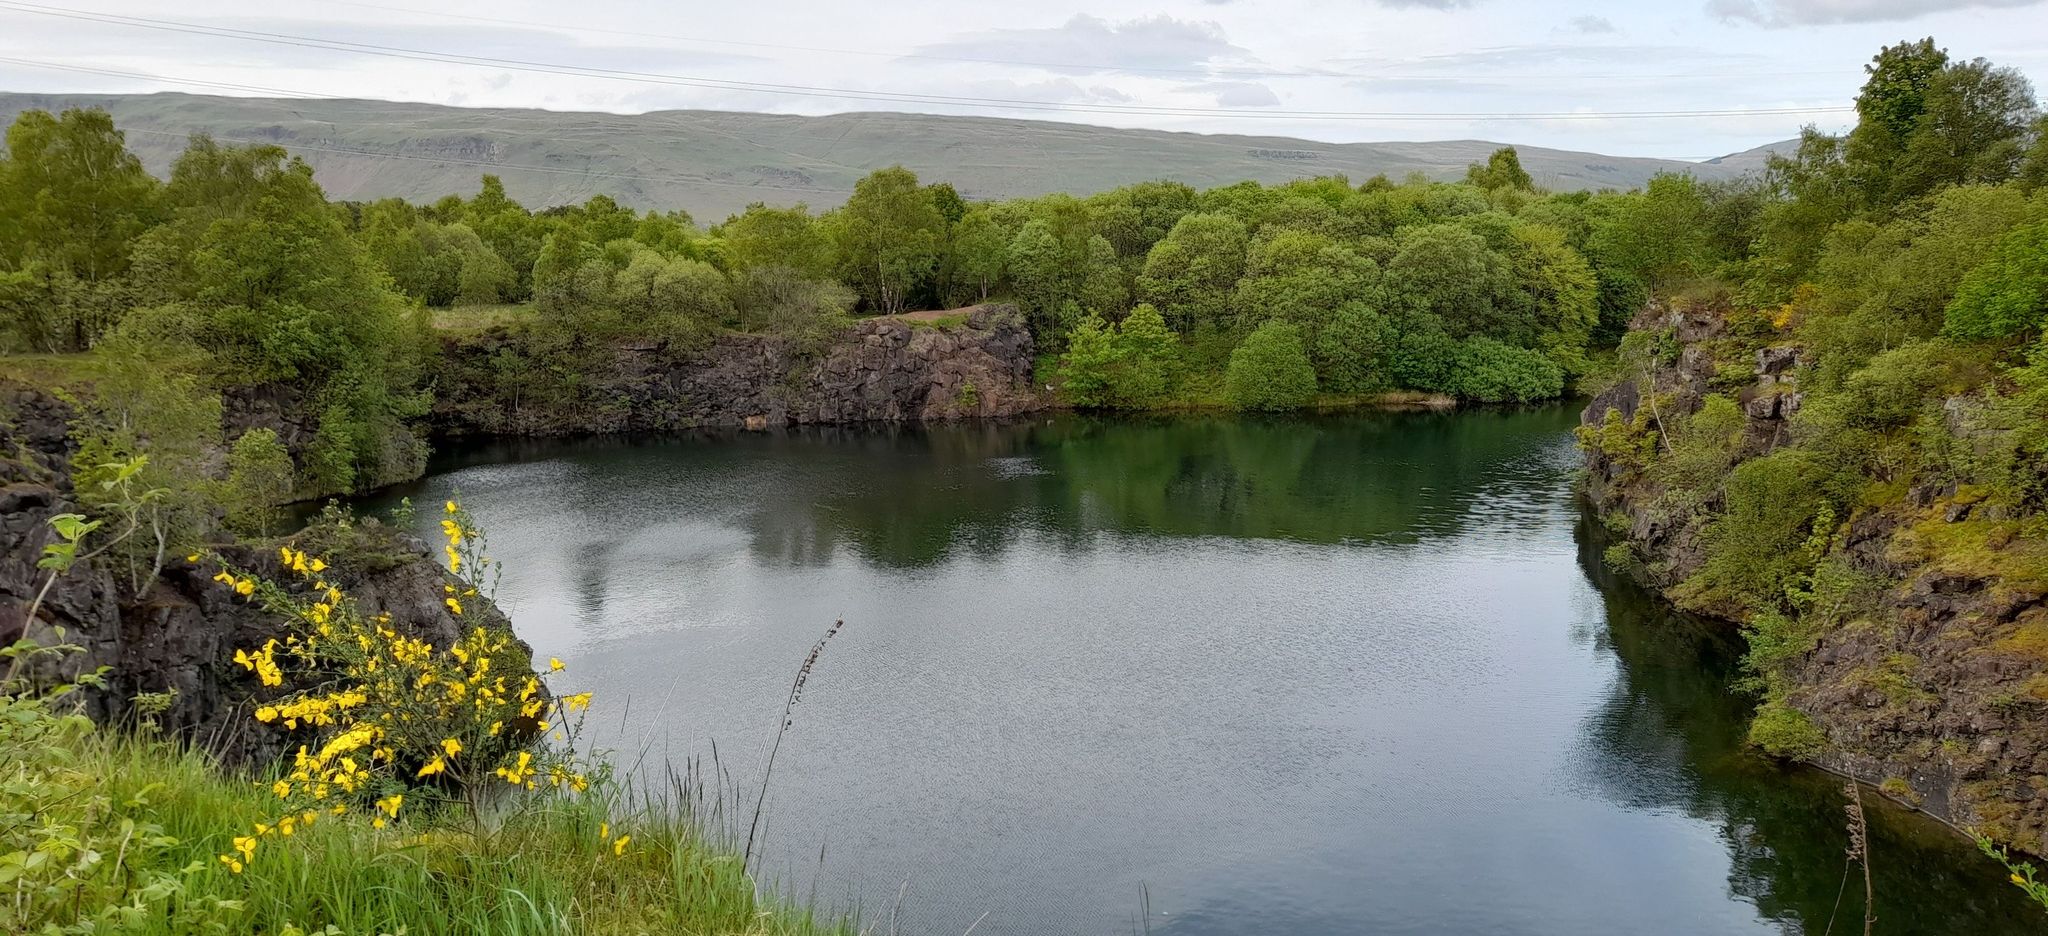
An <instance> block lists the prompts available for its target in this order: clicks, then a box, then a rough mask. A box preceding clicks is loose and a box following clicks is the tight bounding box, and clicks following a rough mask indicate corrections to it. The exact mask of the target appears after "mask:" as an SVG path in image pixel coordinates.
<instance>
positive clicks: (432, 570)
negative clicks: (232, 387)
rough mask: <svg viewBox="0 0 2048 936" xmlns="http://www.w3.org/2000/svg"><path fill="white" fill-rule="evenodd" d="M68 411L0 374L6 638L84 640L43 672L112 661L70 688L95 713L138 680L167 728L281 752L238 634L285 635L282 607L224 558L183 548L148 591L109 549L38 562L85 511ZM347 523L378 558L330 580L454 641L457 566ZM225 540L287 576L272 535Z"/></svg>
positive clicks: (129, 700) (406, 628) (214, 742)
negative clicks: (253, 590)
mask: <svg viewBox="0 0 2048 936" xmlns="http://www.w3.org/2000/svg"><path fill="white" fill-rule="evenodd" d="M70 418H71V411H70V408H69V407H67V406H65V405H64V404H63V403H61V402H59V401H58V400H56V399H55V398H53V397H51V396H49V395H47V394H44V393H41V392H39V391H36V390H32V389H29V388H27V387H22V386H19V385H0V643H12V642H13V641H15V640H17V639H19V638H21V637H24V636H26V637H28V638H29V639H32V640H34V641H36V642H37V643H39V644H41V645H43V646H56V645H58V644H62V643H68V644H74V645H77V646H79V647H81V648H82V652H79V653H75V654H71V655H68V656H66V657H64V658H62V659H61V661H45V663H44V664H43V665H42V666H41V668H40V669H39V670H38V672H37V676H38V678H42V679H48V680H54V679H68V678H70V677H73V676H75V675H77V674H79V673H88V672H92V671H94V670H96V669H98V668H99V667H102V666H104V667H108V673H107V677H106V678H107V681H108V682H107V686H106V688H104V689H88V690H86V691H82V692H80V693H77V694H76V695H75V696H73V698H75V699H77V700H78V702H79V704H80V705H81V706H82V707H83V710H84V711H85V713H86V714H88V715H91V716H92V717H93V718H95V719H96V720H99V721H103V722H118V721H122V720H125V719H128V718H130V717H132V715H133V712H134V699H135V697H136V696H137V695H138V694H141V693H159V692H171V691H174V692H175V693H176V696H175V699H174V700H173V701H172V703H171V705H170V707H169V708H168V709H167V710H165V711H164V712H162V713H161V714H158V715H156V716H155V718H156V720H157V722H158V724H159V725H160V726H162V727H163V728H164V729H165V730H167V731H171V732H174V733H176V734H178V735H180V736H182V737H186V738H189V739H191V740H193V741H196V742H198V743H200V744H202V745H204V746H206V747H208V748H210V749H212V750H214V751H215V752H217V753H219V754H221V755H222V756H223V757H224V758H225V759H227V760H229V761H232V762H252V761H256V760H261V759H266V758H271V757H275V756H276V755H277V754H279V753H281V752H282V751H283V750H284V749H285V746H286V744H287V743H288V742H290V741H291V738H290V736H289V735H288V734H287V733H286V732H285V731H284V730H283V729H281V728H275V727H269V726H263V725H261V724H259V723H257V722H256V721H255V720H254V719H253V718H250V717H248V708H249V706H248V703H249V702H250V701H251V700H252V699H257V698H267V697H271V696H274V695H276V694H277V692H278V690H275V689H273V690H264V689H263V688H262V687H261V686H260V685H259V684H258V681H257V680H256V678H255V676H253V675H252V674H250V673H249V672H248V671H246V670H244V669H242V668H241V667H240V666H238V665H236V664H235V663H234V662H233V657H234V651H235V650H236V649H237V648H249V649H253V648H255V647H258V646H261V645H262V644H263V643H264V641H266V640H269V639H270V638H272V637H277V636H280V630H279V628H280V627H281V626H282V621H281V620H280V619H279V618H278V617H277V616H275V615H272V614H269V613H267V612H264V611H263V610H261V609H259V608H257V607H255V606H252V605H251V604H249V603H248V602H247V601H246V600H245V599H242V598H240V597H238V596H236V595H235V594H234V593H233V592H232V591H231V590H230V589H229V588H228V587H227V586H225V585H222V584H220V583H218V582H215V581H213V579H212V575H213V574H214V572H215V571H217V569H216V568H215V567H213V566H210V565H209V566H201V565H198V564H195V563H189V562H186V561H184V558H183V557H182V556H180V557H175V558H174V559H173V560H172V561H171V562H170V563H169V565H168V566H167V567H166V568H165V569H164V570H163V572H162V574H161V575H159V576H158V577H156V578H155V579H152V580H149V581H146V582H145V583H144V584H143V587H142V589H141V590H140V592H137V591H135V590H134V588H133V587H132V585H131V584H130V580H129V576H128V574H127V571H126V569H125V567H117V566H116V563H115V562H114V561H113V560H112V558H111V556H110V555H109V556H101V557H97V558H93V559H89V560H87V561H82V562H80V563H78V564H77V565H75V566H73V568H72V569H71V570H70V572H68V573H67V574H65V575H63V576H60V577H56V578H54V579H53V578H52V577H51V576H50V573H49V572H48V571H47V570H44V569H39V568H37V567H36V560H37V559H38V558H39V557H40V556H41V553H42V548H43V546H45V545H47V544H49V543H50V542H52V541H54V539H55V533H54V532H53V531H52V530H51V529H50V525H49V520H50V518H51V517H53V516H55V515H57V514H60V513H73V512H79V509H78V506H77V504H76V502H75V501H74V500H73V498H72V489H71V455H72V448H71V440H70V437H69V435H68V432H69V425H68V423H69V420H70ZM323 536H325V537H327V539H328V540H330V541H331V540H333V539H334V537H333V535H332V534H331V533H323V531H322V530H321V529H320V528H318V527H316V528H314V529H313V530H310V531H308V532H307V533H304V534H301V537H300V539H301V540H312V541H314V542H311V543H307V544H306V548H309V549H312V548H316V547H320V546H326V545H330V544H329V543H322V542H318V541H319V540H320V539H321V538H322V537H323ZM349 537H350V543H351V545H350V548H349V551H350V552H351V553H360V554H365V555H374V556H376V557H377V559H376V561H374V562H360V563H358V562H350V563H339V562H338V563H337V564H336V566H335V568H334V569H333V575H332V580H333V582H334V583H335V584H336V585H337V586H338V587H340V588H342V589H343V590H344V591H346V592H347V593H348V594H349V595H350V596H351V597H353V598H354V599H355V601H356V604H357V606H358V607H359V608H360V609H362V611H363V612H364V613H366V614H372V615H374V614H377V613H380V612H389V613H390V614H391V615H392V620H393V626H394V628H395V629H398V630H400V631H402V632H405V633H408V634H410V635H412V636H416V637H420V638H422V639H425V640H428V641H430V642H432V643H433V644H434V645H436V646H448V645H450V644H451V643H453V641H454V639H455V637H456V635H457V633H458V629H459V628H460V627H461V626H462V625H461V623H460V622H458V621H457V620H456V619H455V617H454V616H453V615H452V614H451V613H450V612H449V611H448V609H447V608H446V606H445V605H443V604H442V597H443V595H444V593H443V591H442V585H443V584H452V582H453V580H452V579H450V578H449V577H448V576H446V574H445V573H444V572H443V571H442V569H441V567H440V565H439V564H438V563H437V562H436V561H435V559H433V558H432V557H431V556H430V555H429V553H428V550H427V546H426V544H425V543H422V542H420V541H419V540H418V539H416V538H413V537H410V536H405V535H403V534H401V533H399V532H398V531H395V530H392V529H390V528H387V527H381V526H376V525H371V524H359V525H356V526H354V527H352V528H351V529H350V531H349ZM87 548H88V550H90V549H91V548H92V541H91V540H88V541H87ZM218 551H219V553H220V555H221V557H222V558H223V559H225V560H226V561H228V562H229V563H232V564H233V565H235V566H236V567H238V568H241V569H245V570H247V571H249V572H252V573H254V574H257V575H261V576H264V577H266V578H271V579H274V580H280V581H281V580H283V579H284V578H285V576H284V574H283V570H282V569H280V568H279V563H278V555H277V550H276V548H275V546H254V545H227V546H222V547H220V548H219V550H218ZM323 551H325V550H324V549H323ZM46 583H47V584H48V589H47V591H44V586H45V584H46ZM38 592H43V595H44V597H43V601H42V603H41V605H40V606H38V608H37V611H36V615H35V619H34V620H32V621H31V620H27V618H26V613H27V611H28V608H29V606H30V605H31V604H33V603H34V600H35V596H36V594H37V593H38ZM486 613H487V614H488V615H489V616H488V617H487V618H485V621H487V622H489V623H496V624H505V623H506V622H505V621H504V619H503V618H502V617H501V616H498V615H497V613H496V611H495V610H489V609H487V610H486ZM60 632H61V633H60ZM287 688H289V687H287Z"/></svg>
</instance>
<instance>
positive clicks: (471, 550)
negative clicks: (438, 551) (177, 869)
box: [195, 501, 625, 873]
mask: <svg viewBox="0 0 2048 936" xmlns="http://www.w3.org/2000/svg"><path fill="white" fill-rule="evenodd" d="M445 506H446V508H447V510H446V517H445V518H444V519H443V520H442V521H441V528H442V532H443V533H444V534H445V536H446V537H447V545H446V549H445V550H444V552H445V553H446V554H447V557H448V560H449V562H448V565H447V569H448V576H447V581H446V582H444V602H445V604H446V606H447V607H448V609H449V610H450V611H452V612H454V613H455V614H456V615H458V616H462V615H463V614H464V611H465V610H466V609H465V606H464V601H466V600H467V599H470V598H473V597H482V596H483V595H484V592H483V590H482V586H483V585H484V584H485V583H486V582H487V581H489V579H488V578H487V577H486V576H487V574H488V573H489V572H490V571H491V563H490V561H489V560H488V559H487V558H483V556H484V553H483V545H484V534H483V532H482V531H481V530H478V529H474V528H472V527H470V526H469V519H468V516H467V515H466V514H464V513H463V512H462V510H461V507H460V505H459V504H457V503H455V502H454V501H450V502H448V504H447V505H445ZM277 557H278V561H279V564H280V568H282V569H283V570H284V572H283V580H282V581H269V580H264V579H259V578H256V577H252V576H250V575H248V574H246V573H244V572H242V571H240V570H237V569H233V568H229V567H223V568H221V569H219V570H218V572H217V573H216V574H215V575H214V576H213V578H214V581H216V582H218V583H220V584H222V585H224V586H226V587H228V588H229V589H231V590H232V591H234V592H235V593H236V594H239V595H242V596H245V597H250V598H252V599H254V600H256V601H258V602H260V603H261V605H262V607H264V608H265V609H266V610H268V611H272V612H275V613H277V614H278V615H280V616H281V617H282V618H283V623H284V625H285V627H284V630H283V631H282V632H281V633H280V634H279V636H278V637H277V638H276V639H272V640H268V641H266V642H265V643H264V645H263V646H261V647H257V648H253V649H252V648H240V649H237V650H236V651H235V654H234V660H235V663H236V664H237V665H239V666H241V667H242V668H244V669H246V670H248V671H250V672H252V673H254V674H255V675H256V676H257V678H258V679H259V680H260V681H261V682H262V684H263V685H264V686H266V687H274V688H277V689H279V690H280V694H279V695H277V696H276V697H275V698H269V699H265V700H263V701H262V702H261V703H260V704H258V705H256V706H254V708H253V711H252V715H253V717H254V718H255V719H256V721H258V722H260V723H263V724H268V725H277V726H279V727H280V728H283V729H286V730H292V731H307V732H310V733H311V734H310V736H309V738H308V740H307V743H305V744H303V745H301V746H299V748H298V750H297V752H296V753H295V754H294V755H293V756H292V757H291V762H290V765H289V768H288V769H287V770H286V771H285V772H284V774H283V775H282V776H281V777H279V778H278V779H277V780H276V781H275V782H273V783H272V784H270V792H271V793H272V794H274V796H275V798H276V799H275V801H276V802H277V803H278V812H277V814H276V818H274V819H272V820H271V821H268V822H258V823H255V824H254V826H253V833H252V834H249V835H243V836H237V837H235V839H234V849H233V850H232V851H230V852H228V853H226V854H223V855H221V856H220V860H221V863H222V865H223V866H225V867H227V868H229V870H230V871H232V872H234V873H241V871H242V870H244V869H246V868H247V866H248V865H249V864H250V863H251V862H252V861H253V860H254V856H255V853H256V852H257V850H258V847H257V846H258V843H259V842H260V841H261V840H262V839H263V838H266V837H272V836H275V837H279V838H282V837H289V836H295V835H296V833H297V832H298V831H299V830H300V829H302V828H304V827H307V826H310V825H312V824H313V823H314V822H315V821H317V820H318V819H319V818H320V817H322V816H330V817H342V816H351V815H361V816H363V817H364V821H366V822H367V823H368V824H369V825H370V826H371V827H373V828H380V829H381V828H384V827H386V826H387V825H388V823H390V822H392V821H395V820H396V819H397V818H398V816H399V814H400V810H401V808H402V807H403V805H404V803H405V799H406V795H407V793H408V792H409V791H410V790H412V789H414V788H415V784H419V783H420V782H421V781H425V780H427V779H428V778H432V777H437V776H439V777H443V778H444V779H443V780H440V781H434V782H435V783H446V782H449V781H453V782H454V783H456V784H457V785H462V784H467V783H474V782H477V781H478V780H479V779H481V778H483V777H484V776H485V772H486V771H488V772H490V774H493V775H495V776H496V777H497V778H499V779H502V780H503V781H505V782H507V783H509V784H511V785H513V786H516V787H521V788H524V789H526V790H537V789H540V788H541V787H542V786H543V785H545V786H546V788H548V789H555V790H561V791H565V792H570V793H580V792H583V791H585V790H587V789H588V788H589V786H590V781H589V779H588V778H587V777H586V776H585V775H584V774H583V773H582V772H580V771H578V770H577V769H576V767H575V765H574V763H573V762H571V761H569V760H568V759H567V755H566V754H564V753H563V752H561V751H557V750H554V749H532V750H521V749H519V748H518V747H517V746H512V745H507V744H505V743H504V741H502V740H497V741H492V742H491V743H490V744H488V745H486V744H484V743H482V742H481V741H479V740H477V739H483V738H492V739H503V738H506V737H507V732H506V730H505V729H506V727H507V726H510V725H524V724H527V723H528V722H531V723H532V724H535V725H539V726H541V727H540V732H541V733H543V734H545V733H546V732H547V730H548V726H549V725H551V724H553V723H554V722H555V721H556V720H557V719H558V718H559V716H560V713H566V712H574V711H581V710H583V709H585V708H587V707H588V706H589V705H590V699H591V695H590V693H587V692H586V693H577V694H575V695H570V696H565V697H561V698H559V699H553V700H551V699H550V698H549V696H548V694H547V693H546V692H545V690H544V687H543V686H542V685H541V682H540V678H539V676H538V674H534V673H532V672H531V670H530V669H529V668H530V667H531V666H532V665H533V664H532V661H531V660H530V659H529V658H528V657H526V656H525V655H524V654H523V652H522V651H520V650H519V648H518V646H517V644H516V643H515V642H514V641H513V640H512V638H511V636H510V635H509V634H507V633H506V632H505V631H503V630H502V629H492V628H489V627H485V626H480V625H471V626H470V627H469V629H468V632H467V633H463V634H461V635H460V636H458V637H457V638H456V639H455V640H454V641H453V642H452V644H450V645H448V646H436V645H434V644H433V643H431V642H429V641H427V640H424V639H421V638H419V637H415V636H412V635H411V634H409V633H406V632H405V630H404V625H403V624H402V623H401V622H399V621H398V620H395V619H394V618H393V617H392V616H391V615H390V614H388V613H378V614H367V613H364V612H362V611H360V610H359V609H358V608H357V607H356V605H355V603H354V602H353V600H352V599H350V597H349V596H348V595H347V594H345V593H344V592H343V591H342V590H341V588H340V587H338V586H337V585H336V584H334V583H332V582H330V581H328V580H327V579H326V577H325V576H323V575H322V574H321V573H323V572H326V571H327V570H328V569H329V566H328V564H327V562H326V561H325V560H324V559H322V558H320V557H318V556H314V555H312V554H310V553H308V552H307V551H305V550H303V549H300V548H297V547H296V546H289V545H288V546H283V547H280V548H279V550H278V553H277ZM202 558H203V557H202ZM214 558H215V559H216V560H217V559H218V557H214ZM195 561H198V560H197V559H195ZM548 662H549V665H548V668H547V672H559V671H560V670H562V669H563V664H562V662H561V661H560V660H556V659H550V660H549V661H548ZM522 670H525V672H524V673H522ZM287 673H294V674H296V673H304V674H306V675H307V676H309V677H312V678H306V679H302V680H294V681H295V682H297V683H300V684H306V685H314V688H308V689H298V690H295V689H292V688H291V687H290V686H288V685H287V682H286V675H287ZM507 748H510V749H509V750H508V749H507ZM458 758H460V760H458ZM472 761H473V764H472ZM407 764H417V765H419V766H418V767H417V768H416V769H415V772H414V773H413V774H411V775H406V774H404V773H403V772H402V771H403V767H402V766H401V765H407ZM351 806H356V807H360V808H358V809H351V808H350V807H351ZM609 831H610V830H609V828H607V829H606V832H607V836H608V835H609ZM606 841H611V839H610V838H609V837H607V838H606ZM613 845H614V850H615V852H617V853H623V850H624V848H625V845H624V844H623V842H614V843H613Z"/></svg>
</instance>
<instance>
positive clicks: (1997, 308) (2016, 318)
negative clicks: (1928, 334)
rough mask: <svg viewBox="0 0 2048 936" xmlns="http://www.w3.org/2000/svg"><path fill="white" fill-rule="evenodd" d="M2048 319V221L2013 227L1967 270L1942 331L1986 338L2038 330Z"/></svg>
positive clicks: (1973, 338)
mask: <svg viewBox="0 0 2048 936" xmlns="http://www.w3.org/2000/svg"><path fill="white" fill-rule="evenodd" d="M2044 322H2048V221H2044V222H2037V223H2034V224H2029V225H2025V226H2022V227H2018V228H2015V229H2013V230H2012V231H2011V232H2010V233H2008V234H2007V235H2006V236H2005V237H2003V238H2001V239H2000V240H1999V242H1998V246H1997V247H1996V248H1994V250H1993V252H1992V254H1991V256H1990V258H1989V259H1987V260H1985V261H1984V262H1983V263H1981V264H1979V265H1977V266H1976V267H1973V268H1972V269H1971V270H1970V272H1969V273H1967V274H1964V276H1963V280H1962V282H1961V283H1960V284H1959V285H1958V286H1957V287H1956V294H1955V299H1953V300H1952V301H1950V302H1949V304H1948V309H1947V317H1946V324H1945V326H1944V327H1943V333H1944V334H1947V335H1949V336H1950V337H1953V338H1961V339H1965V340H1983V339H2000V338H2013V337H2022V336H2026V335H2032V334H2038V333H2040V332H2041V330H2042V326H2043V323H2044Z"/></svg>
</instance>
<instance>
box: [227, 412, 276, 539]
mask: <svg viewBox="0 0 2048 936" xmlns="http://www.w3.org/2000/svg"><path fill="white" fill-rule="evenodd" d="M291 494H292V457H291V454H290V453H288V452H286V451H285V448H284V443H282V442H279V441H278V440H277V433H276V432H274V431H272V430H269V429H251V430H249V431H248V432H245V433H242V437H241V438H239V439H236V440H235V445H234V448H232V449H230V450H229V451H228V477H227V481H226V483H224V484H223V485H222V486H221V488H220V492H219V494H218V495H217V499H218V500H219V501H220V502H221V505H222V506H223V507H225V508H226V509H227V520H228V526H229V527H230V528H231V529H233V530H235V531H236V532H239V533H242V534H245V535H255V536H269V535H270V528H271V525H272V524H274V523H276V522H277V505H279V504H282V503H284V502H285V501H287V500H289V499H290V498H291Z"/></svg>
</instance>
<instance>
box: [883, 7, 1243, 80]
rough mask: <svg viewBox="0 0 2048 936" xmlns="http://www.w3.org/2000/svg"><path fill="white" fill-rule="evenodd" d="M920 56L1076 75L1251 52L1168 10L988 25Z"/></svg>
mask: <svg viewBox="0 0 2048 936" xmlns="http://www.w3.org/2000/svg"><path fill="white" fill-rule="evenodd" d="M917 52H918V54H920V55H928V56H946V57H950V58H967V59H980V60H984V61H994V62H1005V63H1012V64H1020V65H1034V66H1038V67H1044V68H1051V69H1053V70H1055V71H1067V72H1075V73H1088V72H1110V71H1123V70H1130V69H1136V70H1147V69H1151V70H1167V69H1189V70H1197V69H1199V68H1200V67H1202V66H1206V65H1208V64H1209V63H1211V62H1214V61H1216V60H1219V59H1221V60H1231V59H1246V58H1249V57H1250V53H1249V52H1247V51H1246V50H1244V49H1241V48H1238V47H1237V46H1235V45H1232V44H1231V43H1230V40H1228V39H1226V38H1224V35H1223V29H1222V27H1220V26H1217V25H1216V24H1215V23H1210V22H1202V21H1198V20H1182V19H1175V18H1173V17H1171V16H1167V15H1165V14H1159V15H1156V16H1148V17H1145V18H1142V19H1134V20H1125V21H1122V22H1112V21H1110V20H1106V19H1102V18H1099V17H1094V16H1089V15H1087V14H1085V13H1081V14H1076V15H1075V16H1074V18H1073V19H1070V20H1068V21H1066V23H1064V24H1062V25H1060V26H1054V27H1050V28H1045V29H1013V28H1003V29H990V30H986V31H983V32H978V33H968V34H966V35H961V36H957V37H955V38H952V39H949V40H946V41H944V42H935V43H930V44H927V45H923V46H919V47H918V49H917Z"/></svg>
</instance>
